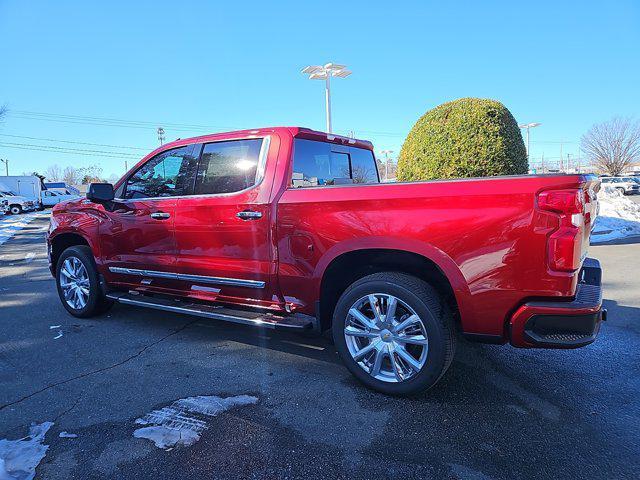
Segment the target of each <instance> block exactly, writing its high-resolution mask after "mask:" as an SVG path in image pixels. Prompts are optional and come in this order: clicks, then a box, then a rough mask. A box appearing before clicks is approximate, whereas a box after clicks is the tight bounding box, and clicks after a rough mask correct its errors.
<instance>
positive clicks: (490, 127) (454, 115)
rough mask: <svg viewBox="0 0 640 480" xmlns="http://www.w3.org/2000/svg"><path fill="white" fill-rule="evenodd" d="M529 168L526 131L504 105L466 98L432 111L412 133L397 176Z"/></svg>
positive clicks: (511, 171)
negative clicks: (522, 129) (524, 132)
mask: <svg viewBox="0 0 640 480" xmlns="http://www.w3.org/2000/svg"><path fill="white" fill-rule="evenodd" d="M527 171H528V165H527V155H526V150H525V147H524V141H523V140H522V134H521V133H520V129H519V128H518V124H517V122H516V120H515V118H513V115H511V112H510V111H509V110H508V109H507V107H505V106H504V105H503V104H502V103H500V102H497V101H495V100H488V99H482V98H461V99H459V100H454V101H452V102H447V103H443V104H442V105H440V106H438V107H436V108H434V109H433V110H429V111H428V112H427V113H425V114H424V115H423V116H422V117H421V118H420V119H419V120H418V121H417V122H416V124H415V125H414V126H413V128H412V129H411V131H410V132H409V135H407V138H406V140H405V141H404V144H403V145H402V149H401V150H400V156H399V157H398V174H397V177H398V180H399V181H414V180H429V179H433V178H459V177H488V176H493V175H518V174H526V173H527Z"/></svg>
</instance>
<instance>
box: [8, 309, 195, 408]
mask: <svg viewBox="0 0 640 480" xmlns="http://www.w3.org/2000/svg"><path fill="white" fill-rule="evenodd" d="M199 321H200V319H196V320H193V321H191V322H188V323H185V324H184V325H183V326H182V327H180V328H178V329H176V330H173V331H172V332H171V333H168V334H167V335H165V336H164V337H162V338H160V339H158V340H156V341H155V342H151V343H150V344H148V345H145V346H144V347H142V348H141V349H140V350H138V352H136V353H134V354H133V355H130V356H129V357H127V358H125V359H124V360H122V361H120V362H117V363H114V364H112V365H109V366H108V367H102V368H98V369H97V370H92V371H90V372H85V373H81V374H80V375H76V376H75V377H71V378H67V379H65V380H61V381H59V382H56V383H51V384H49V385H47V386H45V387H42V388H41V389H39V390H36V391H35V392H32V393H30V394H28V395H25V396H24V397H22V398H19V399H17V400H14V401H12V402H9V403H5V404H4V405H0V410H4V409H5V408H7V407H10V406H12V405H16V404H18V403H20V402H23V401H25V400H28V399H29V398H31V397H33V396H35V395H38V394H40V393H42V392H46V391H47V390H50V389H52V388H55V387H59V386H60V385H65V384H67V383H69V382H73V381H74V380H80V379H81V378H85V377H89V376H91V375H95V374H97V373H102V372H106V371H107V370H111V369H113V368H116V367H119V366H121V365H124V364H125V363H127V362H129V361H131V360H133V359H134V358H137V357H139V356H140V355H142V354H143V353H144V352H145V351H147V350H148V349H150V348H152V347H154V346H156V345H158V344H159V343H161V342H163V341H165V340H166V339H167V338H169V337H172V336H173V335H176V334H177V333H180V332H182V331H183V330H185V329H186V328H188V327H190V326H191V325H193V324H194V323H196V322H199Z"/></svg>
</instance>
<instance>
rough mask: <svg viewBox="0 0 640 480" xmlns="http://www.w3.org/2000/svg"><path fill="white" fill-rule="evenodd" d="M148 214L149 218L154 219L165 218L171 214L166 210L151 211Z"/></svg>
mask: <svg viewBox="0 0 640 480" xmlns="http://www.w3.org/2000/svg"><path fill="white" fill-rule="evenodd" d="M149 216H150V217H151V218H155V219H156V220H166V219H167V218H169V217H170V216H171V214H170V213H166V212H153V213H152V214H151V215H149Z"/></svg>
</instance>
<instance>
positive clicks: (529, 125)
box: [518, 123, 542, 162]
mask: <svg viewBox="0 0 640 480" xmlns="http://www.w3.org/2000/svg"><path fill="white" fill-rule="evenodd" d="M540 125H542V124H541V123H521V124H520V125H518V126H519V127H520V128H526V129H527V162H529V129H530V128H534V127H539V126H540Z"/></svg>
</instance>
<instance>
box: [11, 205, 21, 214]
mask: <svg viewBox="0 0 640 480" xmlns="http://www.w3.org/2000/svg"><path fill="white" fill-rule="evenodd" d="M9 211H10V212H11V215H20V214H21V213H22V207H21V206H20V205H11V207H10V208H9Z"/></svg>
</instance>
